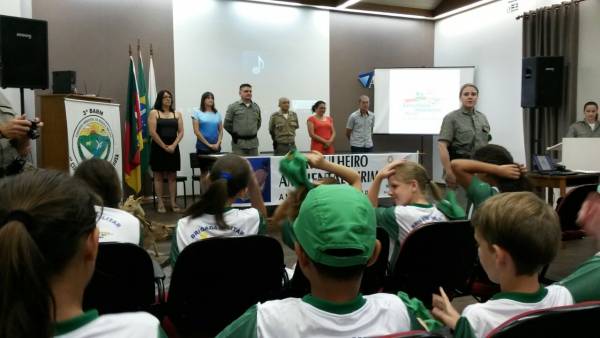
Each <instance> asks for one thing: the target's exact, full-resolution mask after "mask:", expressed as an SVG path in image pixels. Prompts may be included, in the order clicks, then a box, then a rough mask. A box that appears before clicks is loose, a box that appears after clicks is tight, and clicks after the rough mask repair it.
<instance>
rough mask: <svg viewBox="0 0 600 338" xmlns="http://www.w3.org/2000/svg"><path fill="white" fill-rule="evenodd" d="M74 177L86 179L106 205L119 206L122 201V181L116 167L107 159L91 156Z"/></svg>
mask: <svg viewBox="0 0 600 338" xmlns="http://www.w3.org/2000/svg"><path fill="white" fill-rule="evenodd" d="M73 176H74V177H77V178H78V179H80V180H82V181H84V182H85V183H86V184H87V185H88V186H89V187H90V188H91V189H92V190H93V191H94V192H95V193H96V194H97V195H98V196H100V198H102V202H103V204H104V206H106V207H110V208H118V207H119V203H120V202H121V195H122V193H121V182H120V181H119V176H118V174H117V171H116V170H115V167H114V166H113V165H112V164H110V162H108V161H106V160H101V159H98V158H91V159H89V160H85V161H83V162H81V163H80V164H79V166H78V167H77V169H75V173H74V174H73Z"/></svg>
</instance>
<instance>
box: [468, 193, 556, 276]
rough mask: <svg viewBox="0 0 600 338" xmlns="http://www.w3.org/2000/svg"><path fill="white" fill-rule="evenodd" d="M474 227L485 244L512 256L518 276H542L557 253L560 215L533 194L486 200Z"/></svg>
mask: <svg viewBox="0 0 600 338" xmlns="http://www.w3.org/2000/svg"><path fill="white" fill-rule="evenodd" d="M471 223H472V224H473V226H474V227H475V229H476V230H477V232H478V233H479V235H480V236H481V238H483V239H485V241H486V242H488V243H489V244H490V245H493V244H495V245H498V246H499V247H502V248H503V249H504V250H506V251H507V252H508V253H509V254H510V256H511V257H512V260H513V262H514V264H515V270H516V273H517V275H532V274H534V273H537V272H539V271H540V269H541V268H542V267H543V266H544V265H546V264H549V263H550V262H552V260H553V259H554V256H556V253H557V252H558V247H559V245H560V239H561V231H560V222H559V220H558V215H557V214H556V212H555V211H554V209H552V207H551V206H549V205H548V204H546V202H544V201H543V200H542V199H540V198H539V197H537V196H536V195H535V194H533V193H531V192H525V191H522V192H509V193H502V194H498V195H496V196H493V197H491V198H489V199H487V200H486V201H485V202H484V203H483V204H482V205H481V206H480V207H479V208H478V209H477V211H476V212H475V214H474V215H473V218H472V219H471Z"/></svg>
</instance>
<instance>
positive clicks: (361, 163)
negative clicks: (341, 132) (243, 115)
mask: <svg viewBox="0 0 600 338" xmlns="http://www.w3.org/2000/svg"><path fill="white" fill-rule="evenodd" d="M325 158H326V159H327V160H329V161H331V162H333V163H337V164H341V165H344V166H346V167H349V168H352V169H354V170H356V171H357V172H358V174H359V175H360V178H361V182H362V190H363V192H364V193H365V194H366V193H367V192H368V191H369V188H370V187H371V183H372V182H373V180H374V179H375V175H377V172H378V171H379V170H381V169H382V168H383V167H384V166H385V165H386V164H388V163H390V162H392V161H394V160H399V159H406V160H409V161H414V162H418V161H419V154H418V153H384V154H377V153H371V154H339V155H326V156H325ZM281 159H282V156H254V157H248V161H250V163H251V164H252V168H253V169H254V172H255V174H256V178H257V180H258V183H259V185H260V186H261V190H262V195H263V199H264V200H265V204H267V205H278V204H281V203H282V202H283V200H285V198H286V197H287V193H288V191H290V190H291V189H292V188H293V187H292V185H291V184H290V182H288V181H287V180H286V179H285V178H284V177H282V176H281V174H280V173H279V162H280V161H281ZM307 175H308V177H309V179H310V180H311V181H316V180H319V179H321V178H323V177H327V176H333V175H331V174H330V173H328V172H325V171H323V170H318V169H311V168H308V169H307ZM384 182H385V183H384V184H382V186H383V187H382V189H381V190H380V191H379V197H380V198H382V197H388V187H387V180H386V181H384ZM239 202H241V203H236V205H238V206H244V205H248V203H244V202H248V201H239Z"/></svg>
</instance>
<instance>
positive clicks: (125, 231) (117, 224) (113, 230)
mask: <svg viewBox="0 0 600 338" xmlns="http://www.w3.org/2000/svg"><path fill="white" fill-rule="evenodd" d="M73 176H74V177H76V178H78V179H80V180H82V181H83V182H85V184H87V185H88V186H89V187H90V188H91V189H92V191H93V192H94V193H96V194H97V195H98V196H99V197H100V198H101V199H102V206H99V205H98V206H96V211H97V213H98V217H99V219H98V224H97V225H98V229H99V230H100V242H121V243H131V244H136V245H141V244H142V236H141V231H140V230H141V229H140V221H139V219H137V218H136V217H135V216H133V215H132V214H130V213H128V212H126V211H124V210H121V209H119V204H120V203H121V199H122V196H121V182H120V181H119V176H118V175H117V171H116V170H115V167H114V166H113V165H112V164H110V162H108V161H105V160H101V159H99V158H91V159H88V160H85V161H83V162H81V163H80V164H79V166H78V167H77V169H75V173H74V174H73Z"/></svg>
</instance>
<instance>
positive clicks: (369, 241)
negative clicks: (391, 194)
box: [293, 184, 377, 267]
mask: <svg viewBox="0 0 600 338" xmlns="http://www.w3.org/2000/svg"><path fill="white" fill-rule="evenodd" d="M376 224H377V222H376V219H375V210H374V209H373V206H371V203H370V202H369V200H368V198H367V197H366V196H365V194H363V193H362V192H360V191H358V190H356V189H355V188H353V187H351V186H349V185H346V184H328V185H321V186H318V187H316V188H314V189H312V190H311V191H310V192H309V193H308V194H307V195H306V199H305V200H304V202H302V206H301V207H300V212H299V213H298V217H297V218H296V221H295V222H294V225H293V230H294V235H295V237H296V240H297V241H298V243H299V244H300V246H301V247H302V248H303V249H304V252H306V254H307V255H308V257H310V259H311V260H313V261H314V262H317V263H321V264H323V265H327V266H333V267H346V266H355V265H363V264H367V262H368V261H369V258H371V255H372V254H373V249H374V248H375V232H376V230H375V228H376ZM341 249H345V250H344V253H345V255H343V256H342V255H336V250H341ZM349 249H351V252H350V255H348V250H349ZM338 252H340V251H338Z"/></svg>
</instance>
